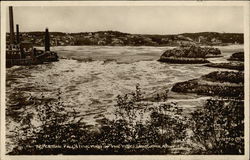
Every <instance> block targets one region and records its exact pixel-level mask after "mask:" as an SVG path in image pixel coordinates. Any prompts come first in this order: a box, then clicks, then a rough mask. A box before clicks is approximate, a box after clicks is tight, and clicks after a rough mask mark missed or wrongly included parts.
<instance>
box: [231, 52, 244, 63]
mask: <svg viewBox="0 0 250 160" xmlns="http://www.w3.org/2000/svg"><path fill="white" fill-rule="evenodd" d="M228 60H229V61H243V62H244V52H236V53H234V54H232V55H231V57H230V58H229V59H228Z"/></svg>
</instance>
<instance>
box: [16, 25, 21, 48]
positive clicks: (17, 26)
mask: <svg viewBox="0 0 250 160" xmlns="http://www.w3.org/2000/svg"><path fill="white" fill-rule="evenodd" d="M16 43H17V44H19V43H20V35H19V25H18V24H17V25H16Z"/></svg>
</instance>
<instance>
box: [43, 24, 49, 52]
mask: <svg viewBox="0 0 250 160" xmlns="http://www.w3.org/2000/svg"><path fill="white" fill-rule="evenodd" d="M44 45H45V51H50V39H49V29H48V28H46V30H45V40H44Z"/></svg>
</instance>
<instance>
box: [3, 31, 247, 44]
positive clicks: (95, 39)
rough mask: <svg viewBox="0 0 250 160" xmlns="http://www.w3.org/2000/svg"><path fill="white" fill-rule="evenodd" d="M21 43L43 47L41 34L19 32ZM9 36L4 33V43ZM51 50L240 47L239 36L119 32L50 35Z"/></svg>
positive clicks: (241, 42)
mask: <svg viewBox="0 0 250 160" xmlns="http://www.w3.org/2000/svg"><path fill="white" fill-rule="evenodd" d="M20 34H21V40H28V41H31V42H32V43H33V44H34V45H36V46H43V44H44V32H22V33H20ZM8 36H9V34H8V33H7V40H8ZM50 36H51V38H50V39H51V45H52V46H66V45H108V46H177V45H180V44H193V43H195V44H201V45H228V44H243V43H244V36H243V34H242V33H217V32H200V33H183V34H175V35H147V34H129V33H123V32H119V31H98V32H80V33H63V32H51V33H50Z"/></svg>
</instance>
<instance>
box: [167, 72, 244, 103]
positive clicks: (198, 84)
mask: <svg viewBox="0 0 250 160" xmlns="http://www.w3.org/2000/svg"><path fill="white" fill-rule="evenodd" d="M238 74H239V73H237V72H212V73H210V74H207V75H205V76H202V77H200V78H198V79H193V80H189V81H185V82H179V83H176V84H175V85H174V86H173V87H172V91H174V92H181V93H196V94H198V95H206V96H219V97H231V98H239V99H243V98H244V85H243V81H241V78H239V79H238V78H236V80H233V79H231V78H230V77H227V78H225V77H223V76H222V75H228V76H231V75H232V76H235V77H237V76H238ZM210 75H216V76H218V77H220V78H217V77H216V76H215V77H210V78H206V77H209V76H210ZM243 76H244V73H243V72H241V73H240V76H239V77H243ZM232 81H241V82H240V83H232Z"/></svg>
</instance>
